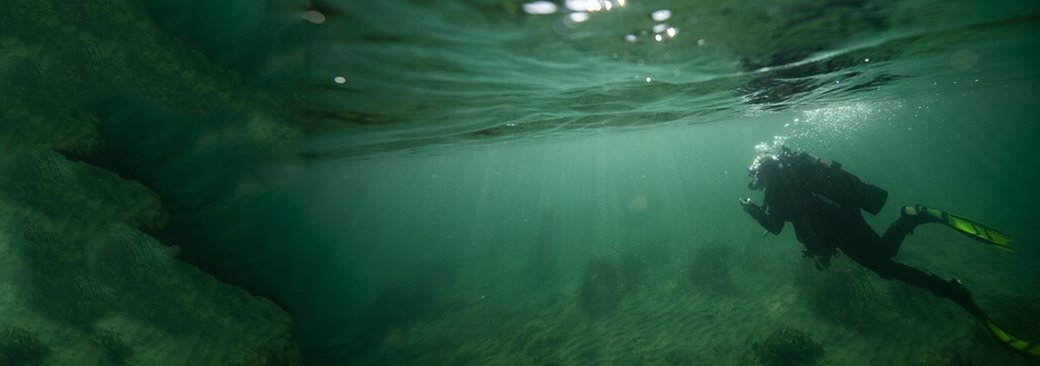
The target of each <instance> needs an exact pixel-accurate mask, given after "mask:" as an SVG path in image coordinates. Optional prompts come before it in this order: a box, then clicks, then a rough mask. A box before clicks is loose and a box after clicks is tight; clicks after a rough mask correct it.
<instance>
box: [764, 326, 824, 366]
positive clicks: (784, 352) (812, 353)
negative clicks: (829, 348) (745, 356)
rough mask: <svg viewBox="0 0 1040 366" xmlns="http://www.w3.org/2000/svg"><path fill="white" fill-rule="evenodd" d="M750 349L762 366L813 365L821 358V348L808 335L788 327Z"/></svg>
mask: <svg viewBox="0 0 1040 366" xmlns="http://www.w3.org/2000/svg"><path fill="white" fill-rule="evenodd" d="M751 349H752V352H753V353H754V355H755V360H757V361H758V363H759V364H761V365H764V366H797V365H806V366H807V365H815V364H816V359H818V358H820V357H821V356H823V347H820V345H819V344H817V343H816V342H815V341H813V340H812V337H810V336H809V333H806V332H805V331H801V330H798V329H794V328H789V327H780V328H779V329H777V330H776V331H774V332H773V333H772V334H770V335H769V337H766V339H765V340H764V341H762V342H760V343H753V344H752V345H751Z"/></svg>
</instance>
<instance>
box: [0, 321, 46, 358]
mask: <svg viewBox="0 0 1040 366" xmlns="http://www.w3.org/2000/svg"><path fill="white" fill-rule="evenodd" d="M50 354H51V350H50V348H48V347H47V346H45V345H44V344H43V342H41V341H40V338H39V337H37V336H36V334H35V333H33V332H31V331H29V330H26V329H24V328H19V327H6V328H3V329H2V330H0V365H4V366H29V365H42V364H43V360H44V359H45V358H47V356H48V355H50Z"/></svg>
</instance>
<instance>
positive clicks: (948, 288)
mask: <svg viewBox="0 0 1040 366" xmlns="http://www.w3.org/2000/svg"><path fill="white" fill-rule="evenodd" d="M867 267H868V268H870V269H871V270H873V271H874V272H877V273H878V274H879V275H881V277H882V278H885V279H895V280H899V281H902V282H903V283H906V284H909V285H912V286H915V287H918V288H921V289H924V290H926V291H928V292H931V293H932V295H935V296H938V297H943V298H947V299H950V300H953V302H956V303H957V304H958V305H960V306H961V307H962V308H964V310H967V311H968V313H971V315H972V316H975V317H976V318H980V319H981V318H983V317H985V314H983V312H982V309H980V308H979V305H978V304H976V303H975V299H974V298H972V296H971V293H970V292H968V289H966V288H964V285H962V284H961V283H960V281H958V280H957V279H952V280H949V281H947V280H944V279H942V278H940V277H939V276H936V275H934V274H931V273H928V272H925V271H922V270H919V269H917V268H914V267H910V266H907V265H905V264H902V263H896V262H893V261H891V260H887V261H880V262H876V263H872V264H871V265H870V266H867Z"/></svg>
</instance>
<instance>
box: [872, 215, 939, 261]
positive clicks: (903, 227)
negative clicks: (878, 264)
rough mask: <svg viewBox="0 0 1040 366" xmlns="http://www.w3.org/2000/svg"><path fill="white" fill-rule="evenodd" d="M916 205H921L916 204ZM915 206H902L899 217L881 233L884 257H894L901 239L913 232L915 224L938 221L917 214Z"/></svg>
mask: <svg viewBox="0 0 1040 366" xmlns="http://www.w3.org/2000/svg"><path fill="white" fill-rule="evenodd" d="M916 207H923V206H921V205H917V206H916ZM916 207H910V206H903V208H902V209H901V210H900V214H899V219H897V220H896V221H895V222H893V223H892V225H889V226H888V230H885V233H884V234H882V235H881V247H882V252H884V253H885V257H886V258H891V257H894V256H895V255H896V253H898V252H899V246H900V245H902V244H903V240H904V239H906V236H907V235H908V234H910V233H912V232H914V228H916V227H917V225H921V224H926V223H929V222H938V221H937V220H935V219H934V218H932V217H930V216H927V215H920V214H918V213H917V208H916Z"/></svg>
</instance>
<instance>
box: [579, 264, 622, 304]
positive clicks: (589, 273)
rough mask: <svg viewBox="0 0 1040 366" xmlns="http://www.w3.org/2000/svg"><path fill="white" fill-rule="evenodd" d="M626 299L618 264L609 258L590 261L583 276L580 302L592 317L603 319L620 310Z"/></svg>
mask: <svg viewBox="0 0 1040 366" xmlns="http://www.w3.org/2000/svg"><path fill="white" fill-rule="evenodd" d="M623 297H624V284H623V283H622V280H621V275H620V272H619V271H618V267H617V264H616V263H614V261H613V260H612V259H610V258H608V257H603V256H596V257H592V259H589V264H588V266H587V267H586V268H585V274H584V275H583V276H582V282H581V289H580V290H579V292H578V302H579V305H581V308H582V310H585V312H586V313H588V314H589V315H590V316H592V317H602V316H607V315H610V314H613V313H614V312H616V311H617V310H618V307H619V306H620V304H621V299H622V298H623Z"/></svg>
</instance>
